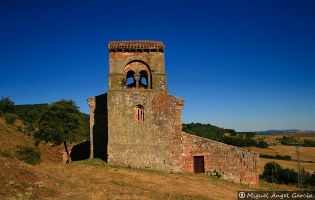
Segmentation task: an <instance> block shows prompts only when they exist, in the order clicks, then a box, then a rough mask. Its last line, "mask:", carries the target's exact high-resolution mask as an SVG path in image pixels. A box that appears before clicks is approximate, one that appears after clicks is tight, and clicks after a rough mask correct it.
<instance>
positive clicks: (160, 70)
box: [88, 41, 258, 186]
mask: <svg viewBox="0 0 315 200" xmlns="http://www.w3.org/2000/svg"><path fill="white" fill-rule="evenodd" d="M109 66H110V67H109V81H108V93H106V94H103V95H99V96H96V97H92V98H90V99H88V103H89V105H90V125H91V128H90V136H91V156H90V157H91V158H92V157H103V158H104V159H105V160H107V161H108V163H109V164H111V165H122V166H130V167H136V168H148V169H156V170H162V171H174V172H189V173H194V172H196V166H195V165H197V164H196V163H195V162H196V157H198V159H199V160H201V161H202V163H204V164H202V166H199V168H200V167H201V168H202V170H203V172H204V173H207V172H213V171H219V172H220V173H222V175H223V178H225V179H228V180H232V181H235V182H241V183H245V184H250V185H253V186H257V185H258V172H257V158H258V156H257V155H256V154H254V153H251V152H248V151H246V150H243V149H240V148H237V147H233V146H229V145H226V144H222V143H219V142H216V141H212V140H208V139H204V138H200V137H197V136H192V135H189V134H187V133H184V132H182V120H181V111H182V108H183V105H184V101H183V100H181V99H179V98H177V97H175V96H172V95H169V94H168V93H167V87H166V74H165V67H164V45H163V44H162V43H161V42H154V41H123V42H110V43H109ZM198 165H199V164H198Z"/></svg>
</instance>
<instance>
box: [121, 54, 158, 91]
mask: <svg viewBox="0 0 315 200" xmlns="http://www.w3.org/2000/svg"><path fill="white" fill-rule="evenodd" d="M124 71H125V73H126V86H127V88H142V89H152V83H151V79H152V78H151V70H150V68H149V66H148V65H147V64H146V63H144V62H143V61H140V60H134V61H131V62H129V63H128V64H127V65H126V66H125V69H124Z"/></svg>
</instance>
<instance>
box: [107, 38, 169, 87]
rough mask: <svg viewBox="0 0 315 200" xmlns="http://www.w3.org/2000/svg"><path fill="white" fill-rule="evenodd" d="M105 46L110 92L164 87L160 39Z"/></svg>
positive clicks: (162, 51)
mask: <svg viewBox="0 0 315 200" xmlns="http://www.w3.org/2000/svg"><path fill="white" fill-rule="evenodd" d="M108 48H109V84H108V90H109V91H111V90H126V91H127V90H129V89H133V90H139V91H141V90H143V89H148V90H155V91H156V90H166V81H165V68H164V45H163V43H162V42H156V41H122V42H110V43H109V46H108Z"/></svg>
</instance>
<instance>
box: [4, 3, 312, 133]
mask: <svg viewBox="0 0 315 200" xmlns="http://www.w3.org/2000/svg"><path fill="white" fill-rule="evenodd" d="M314 10H315V1H312V0H309V1H306V0H301V1H297V0H295V1H288V0H286V1H284V0H277V1H274V0H273V1H268V0H256V1H252V0H248V1H241V0H240V1H235V0H232V1H219V0H218V1H210V0H209V1H203V0H199V1H197V0H194V1H193V0H191V1H185V0H177V1H176V0H174V1H162V0H160V1H140V0H139V1H127V0H121V1H96V0H91V1H69V0H66V1H62V0H45V1H42V0H39V1H32V0H29V1H22V0H21V1H16V0H0V69H1V73H0V96H10V97H11V98H12V99H13V100H14V101H15V103H16V104H29V103H31V104H34V103H45V102H47V103H51V102H53V101H57V100H59V99H61V98H66V99H73V100H75V101H76V102H77V104H78V105H79V106H80V109H81V111H83V112H88V106H87V104H86V99H87V98H88V97H90V96H94V95H98V94H101V93H104V92H105V91H107V80H108V51H107V43H108V41H111V40H113V41H114V40H161V41H163V43H164V44H165V46H166V47H165V59H166V71H167V84H168V90H169V92H170V93H171V94H174V95H176V96H178V97H180V98H183V99H184V100H185V107H184V110H183V121H184V122H203V123H211V124H214V125H217V126H221V127H225V128H234V129H236V130H238V131H254V130H266V129H289V128H297V129H303V130H308V129H312V130H315V103H314V102H315V12H314Z"/></svg>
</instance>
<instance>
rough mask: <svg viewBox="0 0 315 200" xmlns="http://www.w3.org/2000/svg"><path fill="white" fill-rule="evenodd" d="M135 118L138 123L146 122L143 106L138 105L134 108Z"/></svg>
mask: <svg viewBox="0 0 315 200" xmlns="http://www.w3.org/2000/svg"><path fill="white" fill-rule="evenodd" d="M134 117H135V121H136V122H143V121H144V108H143V106H142V105H136V107H135V108H134Z"/></svg>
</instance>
